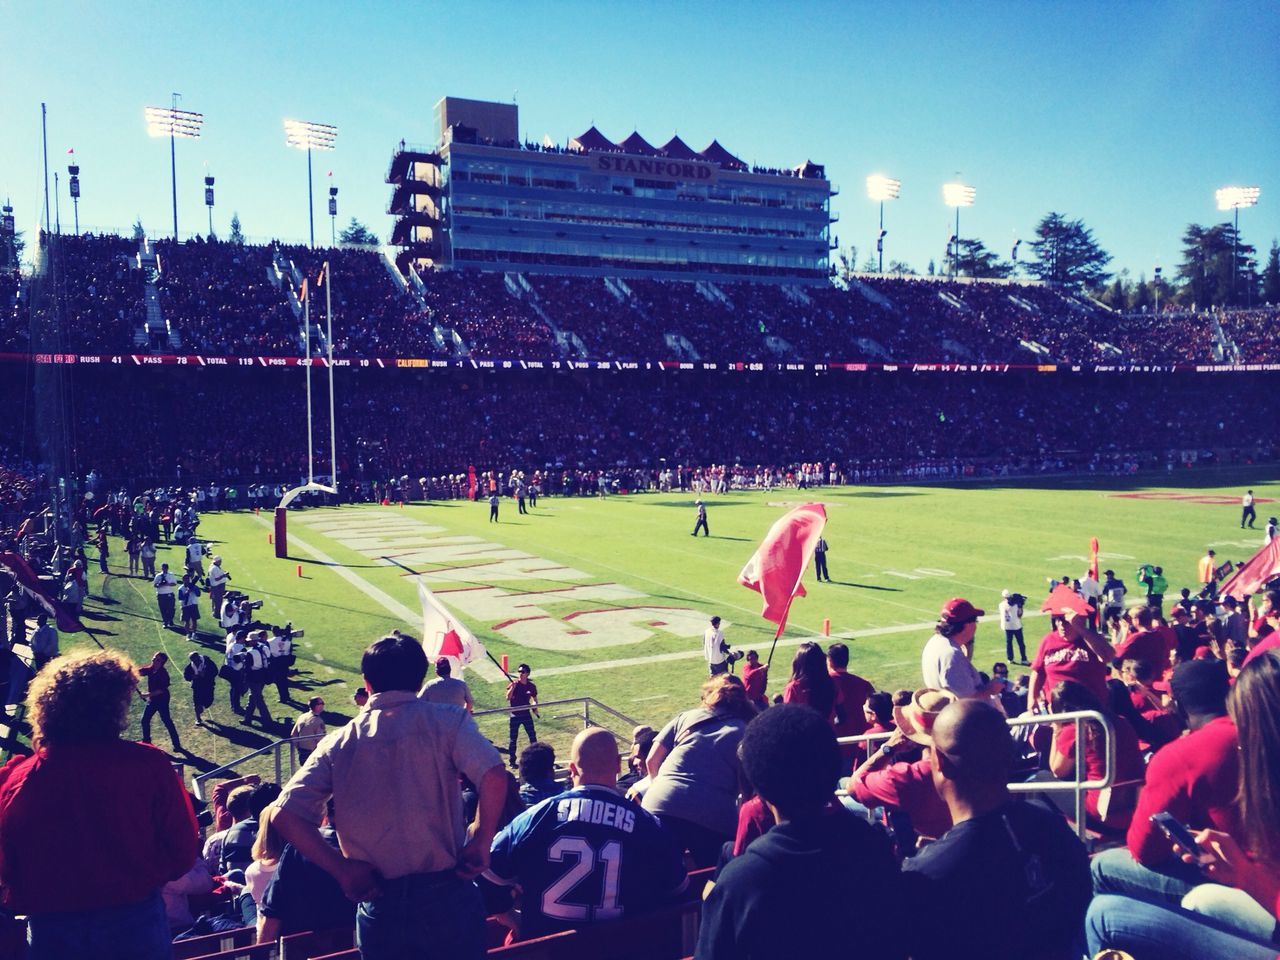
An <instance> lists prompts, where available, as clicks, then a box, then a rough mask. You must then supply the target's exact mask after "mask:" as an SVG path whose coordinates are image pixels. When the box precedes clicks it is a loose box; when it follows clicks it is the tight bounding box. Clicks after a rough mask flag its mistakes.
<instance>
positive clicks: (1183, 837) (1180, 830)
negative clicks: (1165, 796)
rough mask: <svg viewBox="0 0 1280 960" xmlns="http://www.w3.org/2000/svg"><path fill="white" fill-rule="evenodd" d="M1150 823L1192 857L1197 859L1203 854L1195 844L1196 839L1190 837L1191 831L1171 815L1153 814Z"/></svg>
mask: <svg viewBox="0 0 1280 960" xmlns="http://www.w3.org/2000/svg"><path fill="white" fill-rule="evenodd" d="M1151 822H1152V823H1154V824H1155V825H1156V826H1157V827H1159V828H1160V829H1161V830H1162V831H1164V835H1165V836H1166V837H1168V838H1169V839H1170V840H1172V841H1173V842H1174V843H1176V844H1177V845H1178V846H1180V847H1181V848H1182V849H1183V850H1184V851H1186V852H1187V853H1189V854H1191V855H1192V856H1193V857H1197V858H1198V857H1199V856H1200V855H1201V854H1202V853H1203V851H1202V850H1201V849H1200V846H1199V844H1197V843H1196V838H1195V837H1194V836H1192V835H1191V831H1190V830H1188V829H1187V827H1186V825H1185V824H1183V823H1181V822H1180V821H1179V820H1178V819H1177V818H1176V817H1174V816H1173V815H1172V814H1169V813H1153V814H1152V815H1151Z"/></svg>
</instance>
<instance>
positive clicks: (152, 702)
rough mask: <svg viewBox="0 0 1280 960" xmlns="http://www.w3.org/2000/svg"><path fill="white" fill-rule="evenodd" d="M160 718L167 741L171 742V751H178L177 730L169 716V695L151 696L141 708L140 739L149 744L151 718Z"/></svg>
mask: <svg viewBox="0 0 1280 960" xmlns="http://www.w3.org/2000/svg"><path fill="white" fill-rule="evenodd" d="M154 716H159V717H160V722H161V723H163V724H164V728H165V729H166V730H168V731H169V739H170V740H172V741H173V749H174V750H180V749H181V748H182V744H180V743H179V742H178V728H177V727H175V726H174V725H173V717H171V716H169V694H167V693H166V694H164V695H163V696H155V695H153V696H152V697H151V698H150V699H149V700H148V701H147V705H146V706H145V707H143V708H142V739H143V742H144V743H150V742H151V718H152V717H154Z"/></svg>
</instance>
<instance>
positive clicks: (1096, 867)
mask: <svg viewBox="0 0 1280 960" xmlns="http://www.w3.org/2000/svg"><path fill="white" fill-rule="evenodd" d="M1170 686H1171V687H1172V690H1173V695H1174V699H1175V701H1176V702H1177V705H1178V709H1179V711H1180V712H1181V713H1182V715H1183V716H1184V718H1185V719H1186V722H1187V725H1188V727H1189V728H1190V730H1191V732H1190V733H1188V734H1187V735H1186V736H1184V737H1181V738H1179V739H1177V740H1174V741H1173V742H1172V743H1170V744H1168V745H1166V746H1164V747H1161V748H1160V749H1159V750H1158V751H1156V754H1155V756H1154V757H1152V758H1151V762H1150V763H1149V764H1148V765H1147V772H1146V782H1145V784H1144V785H1143V787H1142V792H1141V793H1139V795H1138V803H1137V807H1136V809H1135V810H1134V814H1133V820H1132V821H1131V822H1130V825H1129V832H1128V837H1127V844H1128V849H1123V848H1117V849H1114V850H1107V851H1104V852H1103V853H1100V854H1099V855H1098V856H1096V857H1094V859H1093V864H1092V870H1093V888H1094V892H1095V893H1120V894H1127V895H1130V896H1138V897H1143V898H1145V899H1163V900H1168V901H1169V902H1171V903H1174V904H1177V903H1178V902H1179V901H1180V900H1181V898H1182V897H1183V895H1184V894H1186V893H1187V892H1188V891H1189V890H1190V889H1191V888H1192V887H1193V886H1195V885H1196V884H1199V883H1204V882H1205V877H1204V874H1203V873H1201V872H1200V869H1199V868H1198V867H1194V866H1189V865H1187V864H1185V863H1183V862H1182V861H1181V860H1179V859H1178V857H1176V856H1175V855H1174V853H1173V848H1172V847H1171V846H1170V844H1169V840H1168V839H1167V838H1166V837H1165V835H1164V833H1163V832H1162V831H1161V830H1160V829H1159V828H1158V827H1157V826H1155V824H1153V823H1151V817H1152V815H1153V814H1157V813H1169V814H1172V815H1173V817H1174V818H1175V819H1177V820H1178V821H1179V822H1180V823H1182V824H1184V825H1186V826H1187V827H1189V828H1190V829H1191V830H1192V831H1193V832H1194V831H1196V830H1201V829H1206V828H1212V829H1215V830H1222V831H1224V832H1226V833H1231V834H1233V835H1239V831H1240V827H1239V823H1238V820H1237V813H1236V804H1235V797H1236V790H1237V788H1238V785H1239V781H1238V776H1239V755H1238V749H1237V743H1236V728H1235V725H1234V724H1233V723H1232V722H1231V719H1230V718H1229V717H1228V716H1227V707H1226V703H1227V671H1226V668H1225V666H1224V665H1223V663H1222V662H1221V661H1219V660H1189V661H1187V662H1186V663H1183V664H1179V665H1178V668H1177V669H1176V670H1175V671H1174V673H1173V679H1172V680H1171V681H1170Z"/></svg>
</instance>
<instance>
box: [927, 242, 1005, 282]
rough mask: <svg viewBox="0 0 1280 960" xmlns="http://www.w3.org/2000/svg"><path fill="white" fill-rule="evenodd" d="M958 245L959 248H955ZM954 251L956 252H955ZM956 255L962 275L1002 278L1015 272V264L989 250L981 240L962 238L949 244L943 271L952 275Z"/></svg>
mask: <svg viewBox="0 0 1280 960" xmlns="http://www.w3.org/2000/svg"><path fill="white" fill-rule="evenodd" d="M956 247H958V248H959V249H958V250H954V248H956ZM953 251H954V254H953ZM953 255H954V256H955V259H956V266H957V267H958V268H959V269H958V270H957V271H956V272H957V273H958V275H959V276H962V277H974V278H976V279H993V278H994V279H1002V278H1005V277H1008V276H1009V274H1011V273H1012V272H1013V264H1012V263H1009V262H1007V261H1004V260H1001V259H1000V258H999V257H998V256H997V255H996V254H995V253H994V252H992V251H991V250H988V249H987V248H986V245H985V244H983V242H982V241H981V240H978V239H972V240H960V241H959V242H958V243H956V244H949V245H948V247H947V255H946V257H944V258H943V263H942V272H943V273H944V274H945V275H948V276H950V274H951V267H952V263H951V260H952V257H953Z"/></svg>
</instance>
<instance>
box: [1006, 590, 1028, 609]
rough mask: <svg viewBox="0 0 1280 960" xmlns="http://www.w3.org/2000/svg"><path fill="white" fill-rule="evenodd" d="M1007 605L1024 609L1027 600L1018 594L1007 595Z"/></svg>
mask: <svg viewBox="0 0 1280 960" xmlns="http://www.w3.org/2000/svg"><path fill="white" fill-rule="evenodd" d="M1009 605H1010V606H1013V607H1025V606H1026V605H1027V598H1026V597H1024V596H1023V595H1022V594H1020V593H1011V594H1009Z"/></svg>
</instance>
